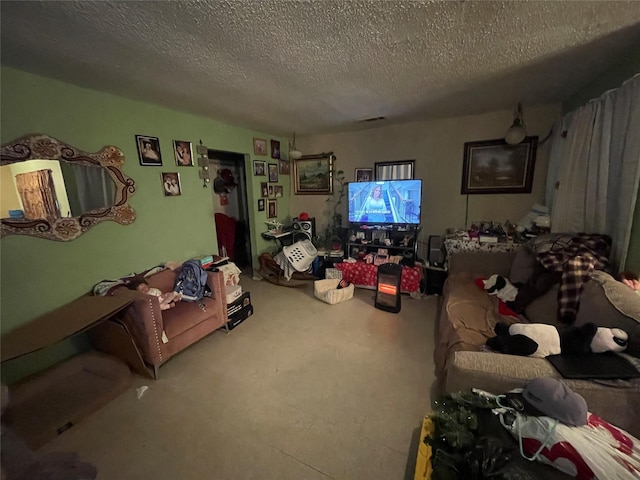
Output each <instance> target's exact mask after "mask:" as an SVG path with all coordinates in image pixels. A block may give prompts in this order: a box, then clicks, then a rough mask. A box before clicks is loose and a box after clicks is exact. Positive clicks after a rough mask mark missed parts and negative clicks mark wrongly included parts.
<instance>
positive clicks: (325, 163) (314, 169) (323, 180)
mask: <svg viewBox="0 0 640 480" xmlns="http://www.w3.org/2000/svg"><path fill="white" fill-rule="evenodd" d="M293 175H294V188H295V190H294V191H295V194H296V195H327V194H329V195H330V194H332V193H333V155H308V156H305V157H302V158H299V159H297V160H294V161H293Z"/></svg>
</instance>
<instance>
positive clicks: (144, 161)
mask: <svg viewBox="0 0 640 480" xmlns="http://www.w3.org/2000/svg"><path fill="white" fill-rule="evenodd" d="M136 144H137V146H138V157H139V158H140V165H145V166H155V167H161V166H162V155H161V154H160V139H159V138H158V137H149V136H147V135H136Z"/></svg>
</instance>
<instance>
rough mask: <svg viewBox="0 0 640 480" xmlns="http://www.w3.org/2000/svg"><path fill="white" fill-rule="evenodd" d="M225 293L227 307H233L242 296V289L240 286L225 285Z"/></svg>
mask: <svg viewBox="0 0 640 480" xmlns="http://www.w3.org/2000/svg"><path fill="white" fill-rule="evenodd" d="M224 293H225V295H226V296H227V305H231V304H232V303H233V302H235V301H236V300H237V299H238V298H240V296H241V295H242V287H241V286H240V285H225V286H224Z"/></svg>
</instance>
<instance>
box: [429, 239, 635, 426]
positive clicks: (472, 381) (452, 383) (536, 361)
mask: <svg viewBox="0 0 640 480" xmlns="http://www.w3.org/2000/svg"><path fill="white" fill-rule="evenodd" d="M532 261H533V257H532V256H531V254H530V253H529V252H528V251H527V249H526V248H524V247H522V248H521V249H519V250H518V251H517V252H509V253H502V252H501V253H486V252H481V253H480V252H477V253H459V254H455V255H452V256H451V258H450V259H449V277H448V278H447V281H446V282H445V286H444V291H443V298H442V303H441V306H440V312H439V315H438V324H437V328H436V331H437V333H436V348H435V351H434V360H435V364H436V375H437V377H438V386H439V387H440V391H443V392H455V391H458V390H465V389H469V388H472V387H476V388H481V389H484V390H487V391H490V392H492V393H502V392H506V391H508V390H510V389H512V388H516V387H523V386H524V385H525V384H526V382H527V381H528V380H529V379H532V378H536V377H554V378H558V379H561V378H562V377H561V376H560V374H559V373H558V372H557V371H556V370H555V369H554V367H553V366H552V365H551V364H550V363H549V361H548V360H546V359H544V358H532V357H519V356H513V355H503V354H498V353H492V352H486V351H481V346H482V345H483V344H484V343H485V341H486V339H487V338H490V337H492V336H494V333H493V328H494V326H495V324H496V322H498V321H503V322H507V323H514V322H526V321H530V322H532V323H550V324H555V325H558V324H557V323H556V320H555V319H556V305H557V302H556V296H557V291H558V286H556V287H554V288H552V289H551V290H550V291H549V292H547V293H546V294H545V295H543V296H542V297H540V298H538V299H536V300H535V301H534V302H533V303H531V304H530V305H529V306H528V307H527V308H526V310H525V315H526V318H525V317H522V316H521V317H519V318H514V317H511V316H503V315H500V314H498V304H497V302H498V301H497V298H496V297H494V296H489V295H488V294H487V293H486V292H485V291H484V290H482V289H481V288H479V287H478V286H477V285H476V284H475V279H476V278H477V277H485V278H486V277H488V276H490V275H492V274H494V273H495V274H499V275H503V276H505V277H507V278H512V277H518V278H517V280H523V278H522V275H523V273H522V272H523V268H524V269H525V270H526V268H528V267H530V266H531V265H530V264H531V262H532ZM598 274H599V277H598V280H597V281H596V279H595V277H594V278H592V280H590V281H589V282H587V284H586V285H585V289H584V291H583V294H582V295H581V303H580V310H579V313H578V316H577V319H576V325H581V324H583V323H585V322H589V321H591V322H593V323H595V324H596V325H598V326H607V327H618V328H622V329H623V330H625V331H626V332H627V333H628V334H629V336H630V341H629V346H628V348H627V352H626V354H629V355H628V356H627V358H629V359H630V360H631V361H632V363H634V364H636V366H638V365H640V360H639V359H638V358H636V357H640V298H638V296H637V295H636V294H635V293H634V292H633V291H632V290H631V289H630V288H628V287H626V286H624V285H623V284H621V283H620V282H616V281H615V280H614V279H613V278H612V277H610V276H608V275H606V274H604V273H603V272H598ZM525 276H526V275H525ZM607 277H608V279H607ZM605 289H608V290H607V294H608V295H609V293H610V291H611V290H614V291H615V292H614V293H615V294H616V295H618V296H619V297H621V298H622V299H623V300H625V301H626V302H628V303H627V304H626V310H625V313H626V315H625V314H623V313H622V312H620V311H619V310H618V308H619V307H620V304H617V306H616V307H614V306H613V305H612V304H611V303H610V301H609V300H608V298H607V296H606V295H605V293H604V291H605ZM623 303H624V302H623ZM623 310H624V308H623ZM562 381H563V382H565V383H566V384H567V385H568V386H569V387H570V388H571V389H572V390H574V391H576V392H578V393H580V394H581V395H582V396H583V397H584V398H585V399H586V401H587V404H588V406H589V411H591V412H593V413H595V414H596V415H599V416H600V417H602V418H603V419H605V420H607V421H609V422H610V423H612V424H614V425H617V426H618V427H620V428H622V429H624V430H627V431H628V432H629V433H631V434H633V435H634V436H636V437H640V413H638V409H637V406H638V405H640V379H635V380H629V381H623V380H613V381H590V380H569V379H563V380H562Z"/></svg>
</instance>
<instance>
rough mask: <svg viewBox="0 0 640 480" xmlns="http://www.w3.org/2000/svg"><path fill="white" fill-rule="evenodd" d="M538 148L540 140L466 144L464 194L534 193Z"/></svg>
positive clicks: (491, 141)
mask: <svg viewBox="0 0 640 480" xmlns="http://www.w3.org/2000/svg"><path fill="white" fill-rule="evenodd" d="M537 146H538V137H526V138H525V139H524V140H523V141H522V143H519V144H517V145H509V144H508V143H507V142H505V141H504V140H503V139H498V140H485V141H481V142H467V143H465V144H464V163H463V165H462V189H461V193H462V194H466V195H470V194H491V193H493V194H495V193H531V186H532V184H533V169H534V165H535V161H536V148H537Z"/></svg>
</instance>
